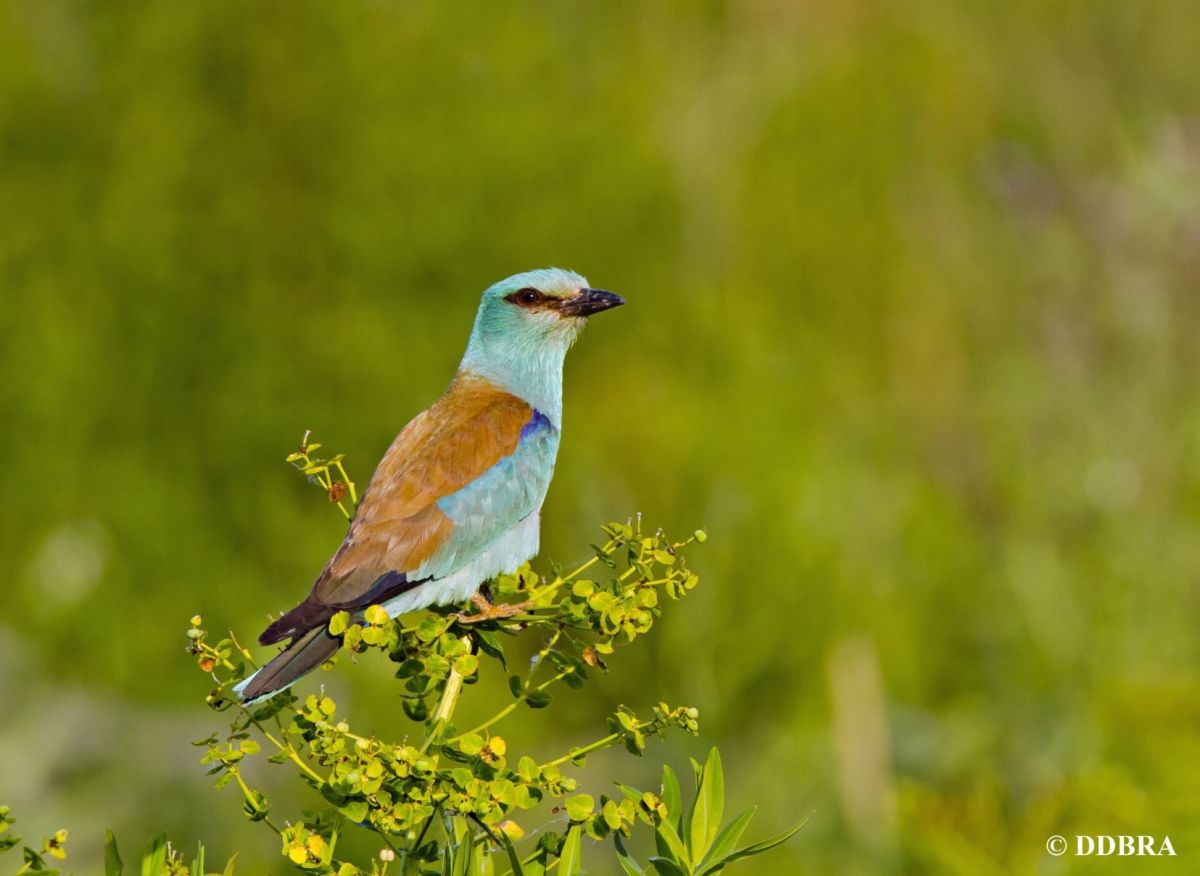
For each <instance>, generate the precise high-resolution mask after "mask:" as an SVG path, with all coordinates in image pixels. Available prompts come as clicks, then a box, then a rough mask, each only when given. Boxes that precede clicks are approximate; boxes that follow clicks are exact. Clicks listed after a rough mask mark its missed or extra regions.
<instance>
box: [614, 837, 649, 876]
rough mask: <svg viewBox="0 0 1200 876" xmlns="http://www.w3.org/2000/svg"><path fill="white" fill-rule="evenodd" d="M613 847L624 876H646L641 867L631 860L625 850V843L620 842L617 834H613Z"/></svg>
mask: <svg viewBox="0 0 1200 876" xmlns="http://www.w3.org/2000/svg"><path fill="white" fill-rule="evenodd" d="M613 845H615V846H616V847H617V863H618V864H620V865H621V869H622V870H624V871H625V876H646V871H645V870H644V869H643V868H642V865H641V864H639V863H638V862H637V861H635V860H634V859H633V857H632V856H631V855H630V854H629V852H628V851H626V849H625V843H623V842H621V835H620V834H619V833H614V834H613Z"/></svg>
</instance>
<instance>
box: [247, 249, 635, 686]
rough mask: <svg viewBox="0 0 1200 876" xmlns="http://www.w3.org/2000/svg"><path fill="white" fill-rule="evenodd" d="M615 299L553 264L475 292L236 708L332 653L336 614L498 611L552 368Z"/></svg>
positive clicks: (546, 457) (537, 497)
mask: <svg viewBox="0 0 1200 876" xmlns="http://www.w3.org/2000/svg"><path fill="white" fill-rule="evenodd" d="M624 303H625V300H624V299H623V298H622V297H621V296H619V295H616V294H614V293H612V292H609V291H607V290H604V289H593V288H591V287H590V286H589V285H588V282H587V280H586V279H585V278H584V277H582V276H580V275H579V274H576V273H574V272H573V271H568V270H563V269H561V268H543V269H539V270H533V271H526V272H525V273H520V274H515V275H513V276H511V277H508V278H506V279H504V280H501V281H500V282H498V283H495V284H493V285H492V286H490V287H488V288H487V289H486V290H485V291H484V293H483V296H482V298H481V299H480V302H479V309H478V311H477V312H476V315H475V323H474V326H473V327H472V329H471V334H470V337H469V339H468V341H467V349H466V352H465V353H464V355H463V358H462V361H461V363H460V364H459V367H458V370H457V372H456V373H455V375H454V377H453V379H452V380H451V381H450V384H449V386H448V387H447V388H446V390H445V392H443V393H442V395H441V396H440V397H439V398H438V399H437V400H436V401H435V402H434V403H433V404H432V405H430V406H429V407H428V408H427V409H426V410H424V411H423V412H421V413H420V414H417V416H416V417H414V418H413V419H412V420H411V421H410V422H409V423H408V425H406V426H405V427H404V428H403V429H402V430H401V431H400V433H399V434H398V435H397V436H396V438H395V440H393V441H392V443H391V446H389V447H388V449H387V452H386V453H385V454H384V456H383V458H382V459H381V460H380V462H379V465H378V467H377V468H376V469H375V472H374V474H372V476H371V479H370V480H369V482H368V483H367V487H366V489H365V490H364V492H363V496H362V500H361V501H360V502H359V504H358V507H357V508H356V510H355V512H354V515H353V517H352V519H351V521H350V525H349V527H348V529H347V531H346V536H345V539H344V540H343V541H342V543H341V545H340V546H339V547H338V549H337V550H336V551H335V552H334V554H333V556H332V557H331V558H330V560H329V562H328V563H327V564H326V565H325V568H324V569H322V571H321V573H320V574H319V575H318V576H317V579H316V581H315V582H314V584H313V586H312V590H311V591H310V592H309V594H308V596H307V597H305V599H304V601H303V602H301V603H300V604H299V605H297V606H296V607H295V608H293V609H291V610H290V611H287V612H285V613H284V614H283V615H281V616H280V617H279V618H278V619H276V620H275V621H273V622H272V623H271V624H270V625H269V626H268V627H267V628H266V629H265V630H264V631H263V633H262V635H261V636H259V643H260V644H262V645H271V644H276V643H279V642H283V641H284V640H288V643H287V645H286V647H285V648H284V649H283V651H281V652H280V653H278V654H277V655H276V656H275V657H273V658H272V659H271V660H270V661H269V662H267V663H266V665H264V666H263V667H262V668H261V669H259V670H257V671H256V672H255V673H254V674H252V675H251V676H249V677H248V678H246V679H245V680H244V681H242V682H241V683H240V684H238V685H237V686H236V687H235V688H234V692H235V694H236V695H237V696H238V698H239V699H240V700H241V702H242V703H243V704H244V705H250V704H252V703H256V702H259V701H261V700H265V699H267V698H269V697H271V696H274V695H275V694H277V693H279V692H280V691H282V690H285V689H286V688H288V687H290V686H291V685H292V684H294V683H295V682H296V681H297V680H299V679H300V678H301V677H303V676H304V675H305V674H307V673H308V672H311V671H312V670H313V669H315V668H316V667H318V666H320V665H321V664H323V663H324V662H325V661H326V660H327V659H328V658H329V657H331V656H332V655H333V654H334V653H335V652H336V651H337V650H338V648H339V647H340V645H341V637H340V636H334V635H332V634H331V633H330V632H329V621H330V619H331V618H332V617H333V615H334V614H336V613H338V612H341V611H346V612H349V613H350V615H351V617H352V618H353V619H361V618H362V614H363V612H364V611H365V610H366V609H367V608H368V607H370V606H372V605H380V606H382V607H383V608H384V609H386V611H387V613H388V615H389V616H391V617H393V618H394V617H397V616H398V615H401V614H404V613H406V612H410V611H416V610H418V609H422V608H428V607H431V606H436V605H448V604H453V603H460V602H465V601H466V600H468V599H471V600H472V601H473V602H475V603H476V605H477V606H479V607H480V610H481V613H483V614H484V616H504V612H505V610H506V607H505V606H503V605H497V606H491V605H490V603H489V602H488V601H487V600H485V599H484V598H483V597H482V596H481V594H480V593H479V590H480V587H481V585H482V584H484V583H485V582H487V581H488V580H490V579H492V578H494V577H495V576H497V575H501V574H505V573H510V572H514V571H516V570H517V569H518V568H519V567H520V566H521V565H522V564H523V563H525V562H527V561H528V560H530V559H532V558H533V557H534V556H535V555H536V554H537V552H538V543H539V529H540V520H541V507H542V503H543V501H544V499H545V498H546V491H547V489H548V488H549V486H550V479H551V477H552V475H553V473H554V463H555V460H556V458H557V456H558V445H559V438H560V436H561V432H562V399H563V361H564V359H565V357H566V354H567V351H568V350H569V349H570V348H571V346H572V344H573V343H574V342H575V340H576V339H577V338H578V337H579V334H580V332H581V331H582V330H583V328H584V326H585V325H586V323H587V320H588V318H589V317H591V316H593V315H595V314H597V313H600V312H602V311H605V310H610V309H612V308H614V307H619V306H621V305H623V304H624ZM472 617H475V615H472Z"/></svg>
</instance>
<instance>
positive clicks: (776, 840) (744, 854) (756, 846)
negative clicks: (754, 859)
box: [709, 818, 808, 872]
mask: <svg viewBox="0 0 1200 876" xmlns="http://www.w3.org/2000/svg"><path fill="white" fill-rule="evenodd" d="M807 823H808V819H807V818H805V819H804V820H803V821H801V822H800V823H799V824H797V825H796V826H795V827H793V828H790V829H788V830H785V831H784V832H783V833H781V834H778V835H776V836H773V837H771V838H770V839H765V840H763V841H761V842H757V843H752V844H751V845H748V846H746V847H745V848H744V849H738V850H737V851H736V852H733V853H732V854H730V855H726V856H725V857H724V858H723V859H722V860H721V861H714V862H713V863H714V864H720V865H722V866H723V865H725V864H728V863H729V862H730V861H736V860H738V859H739V858H749V857H750V856H751V855H761V854H762V853H763V852H765V851H768V850H769V849H773V848H775V847H776V846H777V845H779V844H780V843H783V842H786V841H787V840H788V839H789V838H790V837H791V836H792V835H793V834H794V833H796V831H798V830H800V828H802V827H804V825H806V824H807ZM709 872H715V870H710V871H709Z"/></svg>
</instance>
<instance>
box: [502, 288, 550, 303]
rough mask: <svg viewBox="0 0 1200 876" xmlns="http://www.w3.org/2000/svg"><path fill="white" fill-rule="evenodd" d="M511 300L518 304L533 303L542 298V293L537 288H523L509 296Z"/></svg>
mask: <svg viewBox="0 0 1200 876" xmlns="http://www.w3.org/2000/svg"><path fill="white" fill-rule="evenodd" d="M508 300H509V301H513V302H515V303H517V304H523V305H526V306H528V305H531V304H537V303H538V302H539V301H541V300H542V293H541V292H539V291H538V290H537V289H521V290H519V291H517V292H515V293H513V294H512V295H510V296H509V297H508Z"/></svg>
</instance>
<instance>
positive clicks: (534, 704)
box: [525, 690, 550, 709]
mask: <svg viewBox="0 0 1200 876" xmlns="http://www.w3.org/2000/svg"><path fill="white" fill-rule="evenodd" d="M525 704H526V705H527V706H529V708H531V709H544V708H546V706H548V705H550V694H548V693H546V692H545V691H544V690H531V691H530V692H529V693H528V694H526V696H525Z"/></svg>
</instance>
